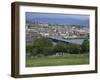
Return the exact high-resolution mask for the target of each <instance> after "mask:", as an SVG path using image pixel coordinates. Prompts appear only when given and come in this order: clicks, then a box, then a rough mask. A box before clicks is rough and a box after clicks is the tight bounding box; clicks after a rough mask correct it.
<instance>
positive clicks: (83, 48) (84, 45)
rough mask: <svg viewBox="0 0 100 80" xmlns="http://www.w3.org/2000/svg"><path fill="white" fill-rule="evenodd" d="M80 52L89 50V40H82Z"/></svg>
mask: <svg viewBox="0 0 100 80" xmlns="http://www.w3.org/2000/svg"><path fill="white" fill-rule="evenodd" d="M81 52H82V53H84V52H89V40H88V39H85V40H84V42H83V43H82V45H81Z"/></svg>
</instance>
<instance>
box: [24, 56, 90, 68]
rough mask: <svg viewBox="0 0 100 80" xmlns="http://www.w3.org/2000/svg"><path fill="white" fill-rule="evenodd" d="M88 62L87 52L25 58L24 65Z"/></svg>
mask: <svg viewBox="0 0 100 80" xmlns="http://www.w3.org/2000/svg"><path fill="white" fill-rule="evenodd" d="M80 64H89V57H88V54H68V55H64V56H55V57H54V56H52V57H51V56H49V57H43V58H31V59H30V58H26V67H40V66H57V65H80Z"/></svg>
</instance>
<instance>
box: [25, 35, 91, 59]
mask: <svg viewBox="0 0 100 80" xmlns="http://www.w3.org/2000/svg"><path fill="white" fill-rule="evenodd" d="M85 52H89V40H88V39H85V40H84V42H83V43H82V45H81V46H80V45H73V44H64V43H61V42H58V43H57V44H56V45H53V42H52V41H51V40H50V39H48V38H45V37H41V38H37V39H35V40H34V41H33V43H32V45H27V46H26V53H28V54H29V55H32V56H37V57H41V56H48V55H55V54H56V53H60V54H63V53H64V54H66V53H70V54H79V53H85Z"/></svg>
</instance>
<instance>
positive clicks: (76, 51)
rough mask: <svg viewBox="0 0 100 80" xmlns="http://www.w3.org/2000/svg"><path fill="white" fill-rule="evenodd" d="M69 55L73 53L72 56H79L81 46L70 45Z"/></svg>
mask: <svg viewBox="0 0 100 80" xmlns="http://www.w3.org/2000/svg"><path fill="white" fill-rule="evenodd" d="M69 53H71V54H79V53H80V46H79V45H70V47H69Z"/></svg>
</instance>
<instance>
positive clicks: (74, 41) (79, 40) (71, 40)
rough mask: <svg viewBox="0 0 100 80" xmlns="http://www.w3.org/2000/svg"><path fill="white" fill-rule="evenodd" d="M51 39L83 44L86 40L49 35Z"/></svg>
mask: <svg viewBox="0 0 100 80" xmlns="http://www.w3.org/2000/svg"><path fill="white" fill-rule="evenodd" d="M48 38H49V39H51V40H53V41H54V42H63V43H67V44H76V45H81V44H82V43H83V41H84V38H68V39H63V38H60V37H50V36H49V37H48Z"/></svg>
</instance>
